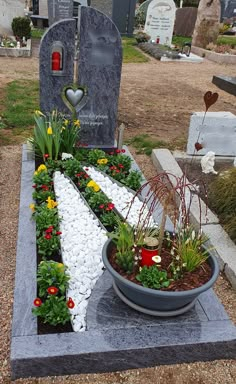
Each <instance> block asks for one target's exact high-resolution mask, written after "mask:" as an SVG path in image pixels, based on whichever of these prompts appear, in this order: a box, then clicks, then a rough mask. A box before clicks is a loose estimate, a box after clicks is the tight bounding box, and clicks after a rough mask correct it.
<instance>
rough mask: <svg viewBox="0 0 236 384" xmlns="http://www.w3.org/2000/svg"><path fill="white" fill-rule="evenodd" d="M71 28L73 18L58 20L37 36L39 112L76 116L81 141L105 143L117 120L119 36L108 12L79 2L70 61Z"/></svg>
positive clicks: (108, 142)
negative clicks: (77, 22) (76, 32)
mask: <svg viewBox="0 0 236 384" xmlns="http://www.w3.org/2000/svg"><path fill="white" fill-rule="evenodd" d="M75 30H76V22H75V20H73V19H67V20H62V21H59V22H57V23H54V24H53V25H52V26H51V27H50V28H49V30H48V31H47V32H46V33H45V34H44V36H43V38H42V41H41V45H40V108H41V110H42V112H43V113H48V112H52V111H53V110H58V111H60V112H61V113H64V114H65V115H66V116H71V115H72V114H73V116H77V118H78V119H79V120H80V142H81V143H82V144H87V145H89V146H90V147H101V148H111V147H114V145H115V130H116V125H117V108H118V99H119V90H120V79H121V66H122V44H121V37H120V34H119V32H118V30H117V28H116V26H115V24H114V23H113V22H112V20H111V19H109V17H107V16H106V15H104V14H103V13H101V12H99V11H97V10H96V9H93V8H91V7H86V6H81V10H80V29H79V58H78V61H76V60H74V59H75V54H76V47H75ZM76 66H78V68H76ZM75 73H78V75H77V76H76V77H77V79H76V80H74V77H75Z"/></svg>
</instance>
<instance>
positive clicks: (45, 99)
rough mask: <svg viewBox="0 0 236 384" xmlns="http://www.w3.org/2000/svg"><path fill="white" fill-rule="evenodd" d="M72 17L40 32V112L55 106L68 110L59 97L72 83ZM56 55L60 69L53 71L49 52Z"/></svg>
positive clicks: (51, 56)
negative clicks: (42, 33) (42, 34)
mask: <svg viewBox="0 0 236 384" xmlns="http://www.w3.org/2000/svg"><path fill="white" fill-rule="evenodd" d="M75 30H76V21H75V20H74V19H68V20H62V21H59V22H58V23H55V24H53V25H52V26H51V27H50V28H49V29H48V31H47V32H46V33H45V34H44V36H43V38H42V40H41V45H40V53H39V76H40V108H41V111H42V112H51V111H52V110H55V109H57V110H58V111H60V112H63V113H65V114H68V112H69V109H68V108H67V106H66V105H65V103H64V102H63V99H62V97H61V94H62V90H63V88H64V87H65V86H68V85H70V84H73V78H74V52H75ZM54 52H57V53H59V54H60V58H61V60H60V63H59V65H60V70H56V71H55V70H53V68H55V67H53V53H54Z"/></svg>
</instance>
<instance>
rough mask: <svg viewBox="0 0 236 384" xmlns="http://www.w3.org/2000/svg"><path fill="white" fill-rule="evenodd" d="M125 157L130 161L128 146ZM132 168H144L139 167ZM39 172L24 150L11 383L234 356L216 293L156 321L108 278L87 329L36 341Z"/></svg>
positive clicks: (233, 337)
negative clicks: (125, 299)
mask: <svg viewBox="0 0 236 384" xmlns="http://www.w3.org/2000/svg"><path fill="white" fill-rule="evenodd" d="M126 153H127V154H128V155H130V154H129V151H128V149H127V148H126ZM130 156H131V155H130ZM133 169H139V168H138V166H137V164H136V163H135V162H133ZM34 170H35V162H34V158H33V157H32V153H31V154H29V153H28V152H27V146H26V145H24V146H23V153H22V173H21V198H20V208H19V226H18V241H17V255H16V277H15V291H14V307H13V322H12V340H11V358H10V359H11V370H12V379H18V378H25V377H29V376H31V377H43V376H49V375H53V376H54V375H68V374H76V373H77V374H78V373H101V372H112V371H122V370H126V369H134V368H145V367H151V366H155V365H162V364H176V363H190V362H195V361H209V360H216V359H225V358H227V359H235V358H236V327H235V326H234V325H233V324H232V322H231V321H230V320H229V317H228V315H227V314H226V312H225V310H224V308H223V306H222V304H220V302H219V301H218V299H217V297H216V295H215V294H214V292H213V291H212V290H209V291H207V292H205V293H204V294H202V295H201V296H200V298H199V300H198V302H197V304H196V307H195V309H192V310H191V311H190V312H189V313H186V314H185V315H181V316H180V317H178V318H176V319H175V318H170V319H168V318H163V319H159V318H152V319H150V318H149V317H150V316H148V317H147V315H144V314H140V313H138V312H136V311H134V310H132V309H131V308H129V307H126V305H125V304H124V303H122V302H120V301H119V299H118V298H116V297H115V296H113V290H112V282H111V280H109V276H108V274H106V272H105V273H104V275H102V277H101V278H100V279H99V280H98V282H97V284H96V286H95V288H94V290H93V293H92V295H91V297H90V303H89V305H88V312H87V324H88V330H86V331H85V332H82V333H79V332H78V333H74V332H72V333H62V334H47V335H38V334H37V318H36V317H34V316H33V315H32V312H31V308H32V304H33V301H34V299H35V297H36V290H37V288H36V233H35V223H34V222H33V221H32V220H31V211H30V209H29V204H30V202H31V201H32V187H31V184H32V175H33V172H34ZM22 277H23V278H22ZM107 303H108V304H107Z"/></svg>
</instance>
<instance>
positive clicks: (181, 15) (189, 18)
mask: <svg viewBox="0 0 236 384" xmlns="http://www.w3.org/2000/svg"><path fill="white" fill-rule="evenodd" d="M196 19H197V8H195V7H184V8H178V9H177V10H176V14H175V26H174V34H175V35H177V36H185V37H189V36H192V34H193V31H194V26H195V23H196Z"/></svg>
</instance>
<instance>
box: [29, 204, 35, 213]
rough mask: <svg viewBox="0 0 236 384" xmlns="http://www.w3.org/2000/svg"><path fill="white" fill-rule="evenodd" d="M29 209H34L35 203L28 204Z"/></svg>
mask: <svg viewBox="0 0 236 384" xmlns="http://www.w3.org/2000/svg"><path fill="white" fill-rule="evenodd" d="M29 207H30V209H31V210H32V211H33V212H34V211H35V205H34V204H33V203H32V204H30V205H29Z"/></svg>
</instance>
